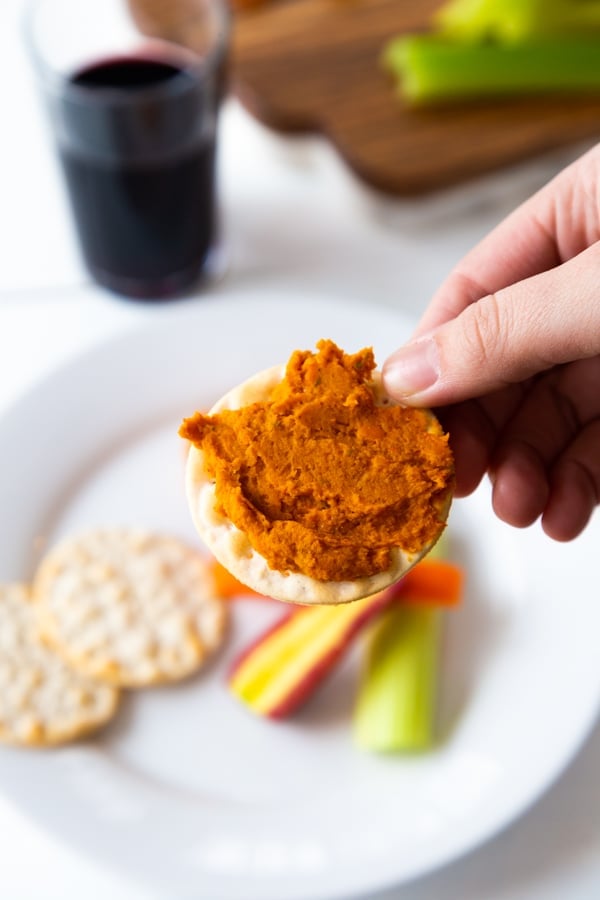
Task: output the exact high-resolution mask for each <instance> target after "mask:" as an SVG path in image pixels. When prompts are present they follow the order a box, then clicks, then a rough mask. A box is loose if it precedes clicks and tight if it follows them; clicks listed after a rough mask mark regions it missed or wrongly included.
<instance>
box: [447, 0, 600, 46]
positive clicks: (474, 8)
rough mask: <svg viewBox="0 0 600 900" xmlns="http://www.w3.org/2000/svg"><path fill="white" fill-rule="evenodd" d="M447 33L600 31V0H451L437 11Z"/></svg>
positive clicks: (506, 37)
mask: <svg viewBox="0 0 600 900" xmlns="http://www.w3.org/2000/svg"><path fill="white" fill-rule="evenodd" d="M433 24H434V26H435V27H436V29H437V30H438V31H439V32H441V33H442V34H443V35H444V36H446V37H450V38H453V39H456V40H460V41H485V40H494V41H498V42H501V43H515V42H525V41H529V40H532V39H538V38H541V37H552V36H556V37H561V38H564V37H568V36H570V35H585V36H590V34H591V33H593V32H597V33H598V34H600V2H599V0H449V2H448V3H444V4H443V5H442V7H441V8H440V9H439V10H438V11H437V12H436V13H435V14H434V16H433Z"/></svg>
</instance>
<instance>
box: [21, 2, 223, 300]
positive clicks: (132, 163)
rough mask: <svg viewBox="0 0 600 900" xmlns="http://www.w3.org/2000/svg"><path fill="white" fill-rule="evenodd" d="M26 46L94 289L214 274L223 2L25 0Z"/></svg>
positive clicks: (167, 289) (158, 285)
mask: <svg viewBox="0 0 600 900" xmlns="http://www.w3.org/2000/svg"><path fill="white" fill-rule="evenodd" d="M26 36H27V41H28V44H29V47H30V50H31V55H32V58H33V60H34V64H35V69H36V71H37V73H38V76H39V80H40V83H41V87H42V90H43V94H44V97H45V100H46V103H47V107H48V109H49V113H50V120H51V123H52V126H53V132H54V135H55V139H56V145H57V149H58V154H59V157H60V160H61V163H62V169H63V172H64V176H65V181H66V187H67V192H68V195H69V199H70V203H71V207H72V210H73V216H74V221H75V225H76V231H77V235H78V238H79V243H80V246H81V251H82V254H83V258H84V260H85V263H86V265H87V268H88V270H89V272H90V274H91V275H92V277H93V278H94V279H95V281H97V282H98V283H99V284H101V285H103V286H105V287H107V288H109V289H111V290H113V291H115V292H117V293H119V294H122V295H126V296H129V297H137V298H146V299H162V298H166V297H170V296H173V295H178V294H180V293H181V292H182V291H184V290H185V289H186V288H189V287H190V286H191V285H192V284H194V283H195V282H196V281H198V280H199V279H200V278H202V277H203V276H204V277H206V276H210V275H211V274H214V272H215V270H216V268H218V260H219V255H220V243H221V242H220V234H219V227H218V215H217V189H216V166H215V162H216V146H217V122H218V111H219V106H220V103H221V100H222V98H223V94H224V86H225V71H226V59H227V47H228V37H229V17H228V12H227V7H226V0H179V2H178V0H34V2H32V3H31V4H30V6H29V8H28V10H27V14H26Z"/></svg>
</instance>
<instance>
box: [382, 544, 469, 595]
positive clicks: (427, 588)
mask: <svg viewBox="0 0 600 900" xmlns="http://www.w3.org/2000/svg"><path fill="white" fill-rule="evenodd" d="M463 585H464V572H463V570H462V568H461V567H460V566H457V565H456V564H455V563H451V562H447V561H446V560H442V559H434V558H432V556H431V555H430V556H428V557H427V559H424V560H423V561H422V562H420V563H419V564H418V565H416V566H415V567H414V569H411V570H410V571H409V572H408V573H407V574H406V575H405V576H404V578H403V579H402V581H401V582H400V584H399V586H398V588H399V590H398V599H399V601H401V603H402V604H403V605H404V604H407V603H408V604H419V605H425V606H434V607H440V606H458V604H459V603H460V602H461V600H462V595H463Z"/></svg>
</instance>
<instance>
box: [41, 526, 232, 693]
mask: <svg viewBox="0 0 600 900" xmlns="http://www.w3.org/2000/svg"><path fill="white" fill-rule="evenodd" d="M33 589H34V597H35V601H36V612H37V616H38V622H39V627H40V631H41V634H42V635H43V637H44V638H45V640H47V641H48V643H49V644H50V645H51V646H52V647H54V648H55V649H56V650H57V651H58V652H59V653H60V654H61V655H62V656H63V657H64V658H65V659H66V660H67V661H68V662H69V663H70V664H71V665H73V666H75V667H76V668H77V669H79V670H80V671H82V672H86V673H87V674H88V675H91V676H93V677H94V678H98V679H100V680H102V681H106V682H109V683H110V684H115V685H121V686H123V687H144V686H147V685H151V684H161V683H165V682H170V681H178V680H179V679H181V678H185V677H187V676H188V675H191V674H192V673H193V672H195V671H196V670H197V669H199V668H200V666H201V665H202V664H203V663H204V662H205V660H206V659H207V657H208V656H209V655H210V654H211V653H212V652H213V651H215V650H216V649H217V647H219V645H220V644H221V641H222V639H223V637H224V633H225V624H226V611H225V606H224V604H223V603H222V601H221V600H219V598H218V597H217V596H216V591H215V587H214V582H213V578H212V574H211V570H210V566H209V563H208V561H207V560H206V559H204V558H203V557H201V556H200V555H199V554H198V553H197V552H196V551H195V550H193V549H192V548H191V547H188V546H187V545H186V544H184V543H183V542H182V541H180V540H178V539H176V538H172V537H167V536H165V535H159V534H153V533H151V532H148V531H143V530H140V529H132V528H105V529H96V530H93V531H88V532H85V533H83V534H79V535H76V536H74V537H70V538H67V539H66V540H64V541H62V542H61V543H60V544H58V545H57V546H56V547H55V548H54V549H53V550H51V551H50V553H49V554H48V555H47V556H46V557H45V559H44V560H43V561H42V563H41V565H40V567H39V569H38V572H37V573H36V576H35V579H34V585H33Z"/></svg>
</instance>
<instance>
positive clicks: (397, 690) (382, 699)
mask: <svg viewBox="0 0 600 900" xmlns="http://www.w3.org/2000/svg"><path fill="white" fill-rule="evenodd" d="M441 615H442V614H441V611H440V610H439V609H437V608H435V607H433V606H431V607H429V606H427V607H425V606H413V607H411V606H408V605H407V606H402V605H401V604H396V605H393V606H392V607H390V609H389V610H388V611H386V612H385V613H384V614H383V616H382V617H381V619H380V621H379V622H378V623H377V625H376V626H375V629H374V631H373V633H372V634H371V635H370V636H369V638H370V640H369V645H368V648H367V655H366V661H365V663H366V664H365V668H364V671H363V677H362V681H361V685H360V689H359V693H358V697H357V701H356V705H355V709H354V716H353V733H354V739H355V741H356V743H357V745H358V746H359V747H361V748H362V749H364V750H372V751H376V752H392V751H399V750H404V751H411V750H412V751H414V750H425V749H428V748H430V747H431V746H432V745H433V743H434V737H435V725H434V720H435V707H436V695H437V675H438V673H437V668H438V644H439V636H440V626H441Z"/></svg>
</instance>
